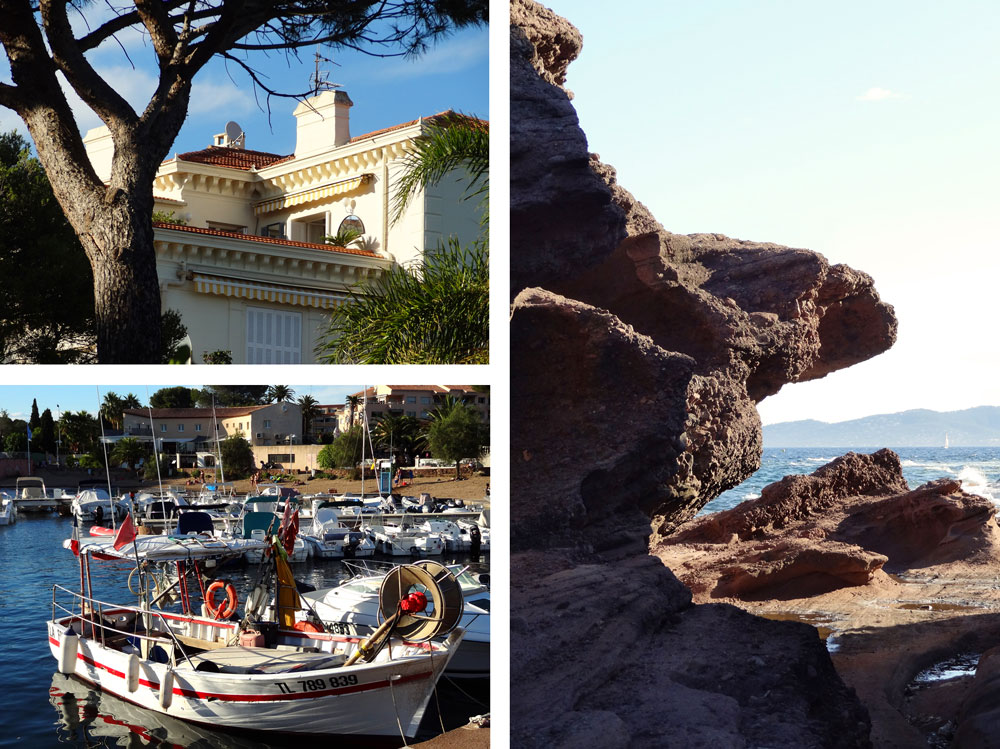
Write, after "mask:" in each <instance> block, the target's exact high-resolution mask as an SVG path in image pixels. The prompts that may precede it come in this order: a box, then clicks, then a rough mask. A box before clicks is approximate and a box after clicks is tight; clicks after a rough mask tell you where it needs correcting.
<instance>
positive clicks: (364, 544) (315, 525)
mask: <svg viewBox="0 0 1000 749" xmlns="http://www.w3.org/2000/svg"><path fill="white" fill-rule="evenodd" d="M302 538H303V539H304V540H305V542H306V543H308V544H309V545H310V546H312V554H313V556H316V557H319V558H320V559H355V558H362V557H370V556H372V555H373V554H374V553H375V542H374V541H373V540H372V539H371V538H370V537H369V536H368V535H367V534H365V533H362V532H361V531H359V530H355V529H354V527H352V526H348V525H345V524H344V523H342V522H340V514H339V512H338V509H337V508H336V507H331V506H327V503H321V504H320V505H319V506H318V508H317V509H315V510H314V511H313V519H312V525H311V526H310V528H309V532H308V533H305V534H303V536H302Z"/></svg>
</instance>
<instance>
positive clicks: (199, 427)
mask: <svg viewBox="0 0 1000 749" xmlns="http://www.w3.org/2000/svg"><path fill="white" fill-rule="evenodd" d="M194 430H195V431H196V432H200V431H201V424H195V425H194Z"/></svg>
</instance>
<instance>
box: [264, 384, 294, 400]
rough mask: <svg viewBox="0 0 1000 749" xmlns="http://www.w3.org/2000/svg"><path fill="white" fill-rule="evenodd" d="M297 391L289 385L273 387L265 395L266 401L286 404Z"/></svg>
mask: <svg viewBox="0 0 1000 749" xmlns="http://www.w3.org/2000/svg"><path fill="white" fill-rule="evenodd" d="M294 395H295V391H294V390H292V389H291V388H290V387H288V385H271V387H269V388H268V389H267V392H266V393H265V394H264V399H265V400H266V401H267V402H268V403H285V402H287V401H290V400H291V399H292V396H294Z"/></svg>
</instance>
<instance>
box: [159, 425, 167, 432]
mask: <svg viewBox="0 0 1000 749" xmlns="http://www.w3.org/2000/svg"><path fill="white" fill-rule="evenodd" d="M166 431H167V425H166V424H160V432H162V433H166Z"/></svg>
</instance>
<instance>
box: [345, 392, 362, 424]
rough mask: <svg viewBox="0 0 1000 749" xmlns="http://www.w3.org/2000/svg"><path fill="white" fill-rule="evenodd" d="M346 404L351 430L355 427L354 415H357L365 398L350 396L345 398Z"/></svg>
mask: <svg viewBox="0 0 1000 749" xmlns="http://www.w3.org/2000/svg"><path fill="white" fill-rule="evenodd" d="M344 403H346V404H347V428H348V429H350V428H351V427H352V426H354V415H355V414H356V413H357V410H358V406H360V405H361V404H362V403H364V398H362V397H361V396H360V395H349V396H347V397H346V398H344Z"/></svg>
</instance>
